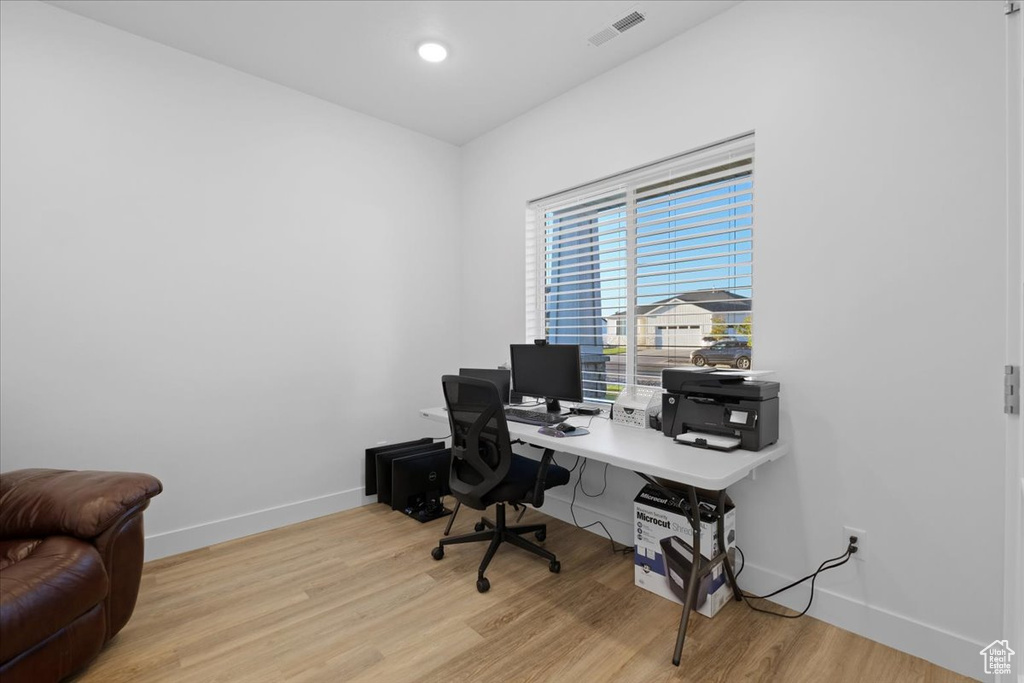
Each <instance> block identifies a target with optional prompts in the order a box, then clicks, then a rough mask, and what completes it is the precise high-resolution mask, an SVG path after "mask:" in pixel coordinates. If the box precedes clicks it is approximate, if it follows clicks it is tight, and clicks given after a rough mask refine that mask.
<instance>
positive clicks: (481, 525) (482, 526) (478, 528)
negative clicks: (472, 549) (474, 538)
mask: <svg viewBox="0 0 1024 683" xmlns="http://www.w3.org/2000/svg"><path fill="white" fill-rule="evenodd" d="M486 528H487V525H486V524H484V523H483V522H477V523H476V524H474V525H473V531H483V530H484V529H486Z"/></svg>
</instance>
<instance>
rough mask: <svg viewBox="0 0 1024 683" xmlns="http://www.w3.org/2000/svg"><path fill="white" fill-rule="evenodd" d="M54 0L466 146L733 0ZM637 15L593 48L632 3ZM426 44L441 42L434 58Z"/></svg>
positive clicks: (296, 88) (219, 60) (237, 67)
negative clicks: (423, 48)
mask: <svg viewBox="0 0 1024 683" xmlns="http://www.w3.org/2000/svg"><path fill="white" fill-rule="evenodd" d="M49 3H50V4H51V5H54V6H56V7H60V8H63V9H66V10H68V11H71V12H74V13H76V14H80V15H82V16H85V17H89V18H91V19H95V20H97V21H100V22H103V23H104V24H109V25H110V26H114V27H116V28H120V29H123V30H125V31H128V32H130V33H134V34H136V35H139V36H142V37H144V38H149V39H150V40H154V41H156V42H158V43H163V44H164V45H168V46H170V47H173V48H177V49H179V50H183V51H185V52H189V53H191V54H194V55H198V56H200V57H205V58H206V59H210V60H213V61H215V62H219V63H221V64H226V65H227V66H230V67H233V68H235V69H238V70H239V71H243V72H245V73H248V74H252V75H254V76H259V77H261V78H265V79H267V80H269V81H273V82H274V83H279V84H281V85H284V86H287V87H289V88H294V89H295V90H299V91H301V92H304V93H307V94H309V95H313V96H315V97H319V98H321V99H324V100H327V101H329V102H334V103H336V104H340V105H342V106H344V107H347V108H349V109H353V110H355V111H359V112H362V113H364V114H368V115H370V116H373V117H376V118H378V119H382V120H384V121H389V122H391V123H394V124H397V125H399V126H403V127H405V128H410V129H412V130H415V131H419V132H421V133H424V134H426V135H429V136H431V137H435V138H438V139H440V140H445V141H447V142H450V143H452V144H455V145H462V144H464V143H466V142H468V141H470V140H472V139H474V138H476V137H478V136H480V135H482V134H484V133H486V132H488V131H490V130H493V129H494V128H497V127H498V126H500V125H502V124H503V123H505V122H507V121H510V120H511V119H514V118H515V117H517V116H519V115H520V114H522V113H524V112H526V111H529V110H530V109H533V108H534V107H536V106H538V105H540V104H542V103H544V102H546V101H548V100H550V99H552V98H554V97H556V96H558V95H560V94H562V93H564V92H566V91H567V90H570V89H571V88H573V87H575V86H577V85H579V84H581V83H584V82H585V81H588V80H590V79H591V78H593V77H595V76H597V75H598V74H601V73H604V72H605V71H608V70H610V69H613V68H614V67H616V66H618V65H620V64H622V63H624V62H626V61H628V60H630V59H632V58H633V57H636V56H637V55H639V54H641V53H643V52H646V51H647V50H650V49H651V48H653V47H655V46H657V45H659V44H661V43H663V42H665V41H666V40H668V39H670V38H673V37H675V36H677V35H679V34H680V33H683V32H684V31H687V30H688V29H690V28H693V27H694V26H696V25H698V24H700V23H701V22H703V21H706V20H707V19H709V18H711V17H713V16H715V15H716V14H720V13H721V12H724V11H725V10H727V9H729V8H730V7H732V6H733V5H735V4H737V2H735V1H731V0H700V1H696V0H695V1H691V2H679V1H673V2H655V1H653V0H643V1H641V2H630V1H626V2H619V1H616V0H606V1H579V0H571V1H556V0H548V1H545V2H541V1H533V2H525V1H516V2H509V1H497V0H491V1H488V2H482V1H480V2H478V1H471V2H467V1H465V0H456V1H447V2H434V1H390V0H389V1H379V2H369V1H345V2H342V1H338V0H334V1H330V2H324V1H321V0H206V1H204V2H180V1H175V0H49ZM634 10H636V11H639V12H640V13H642V14H643V15H644V17H645V19H644V21H643V22H641V23H639V24H636V25H635V26H633V27H632V28H629V29H628V30H626V31H623V32H621V33H618V32H615V31H612V35H614V38H612V39H611V40H608V41H607V42H605V43H603V44H601V45H600V46H597V47H595V46H594V45H592V44H591V43H590V42H589V40H588V39H589V38H591V36H594V35H596V34H597V33H598V32H599V31H601V30H602V29H607V27H608V26H609V25H610V24H612V23H613V22H615V21H617V20H619V19H621V18H623V17H624V16H625V15H627V14H629V13H630V12H631V11H634ZM424 40H436V41H439V42H442V43H444V44H445V45H447V47H448V50H449V57H448V59H447V61H445V62H443V63H441V64H429V63H427V62H424V61H422V60H420V58H419V57H418V56H417V54H416V48H417V46H418V45H419V44H420V43H421V42H422V41H424Z"/></svg>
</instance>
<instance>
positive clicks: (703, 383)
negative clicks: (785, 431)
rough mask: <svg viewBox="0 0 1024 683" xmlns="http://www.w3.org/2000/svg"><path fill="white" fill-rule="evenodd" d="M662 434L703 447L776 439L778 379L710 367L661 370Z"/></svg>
mask: <svg viewBox="0 0 1024 683" xmlns="http://www.w3.org/2000/svg"><path fill="white" fill-rule="evenodd" d="M661 385H662V386H663V387H664V389H665V393H664V394H663V396H662V410H661V425H662V431H663V432H664V433H665V436H669V437H673V438H675V439H676V440H677V441H680V442H682V443H687V444H690V445H693V446H700V447H702V448H716V449H720V450H730V449H732V448H737V447H738V448H742V449H744V450H748V451H759V450H761V449H762V448H765V447H766V446H770V445H771V444H773V443H775V442H776V441H778V440H779V383H778V382H766V381H758V380H752V379H749V378H748V377H746V376H744V375H743V374H741V373H737V372H734V371H732V372H730V371H721V370H712V369H710V368H693V369H689V368H665V369H664V370H662V372H661Z"/></svg>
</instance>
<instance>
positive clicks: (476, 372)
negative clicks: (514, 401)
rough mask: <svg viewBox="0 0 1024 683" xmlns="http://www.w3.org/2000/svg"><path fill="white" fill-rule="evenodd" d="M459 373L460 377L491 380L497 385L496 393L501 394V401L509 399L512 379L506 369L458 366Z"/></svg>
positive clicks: (506, 401) (505, 401)
mask: <svg viewBox="0 0 1024 683" xmlns="http://www.w3.org/2000/svg"><path fill="white" fill-rule="evenodd" d="M459 375H460V376H462V377H475V378H477V379H486V380H487V381H488V382H493V383H494V385H495V386H497V387H498V395H500V396H501V402H502V403H505V404H508V402H509V401H510V400H511V399H510V394H511V392H510V389H511V385H512V380H511V378H510V376H509V372H508V370H506V369H504V368H459Z"/></svg>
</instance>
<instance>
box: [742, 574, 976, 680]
mask: <svg viewBox="0 0 1024 683" xmlns="http://www.w3.org/2000/svg"><path fill="white" fill-rule="evenodd" d="M793 580H794V579H793V577H789V576H783V575H781V574H777V573H776V572H773V571H770V570H767V569H765V568H763V567H759V566H757V565H755V564H748V565H746V568H745V569H744V571H743V576H742V577H741V578H740V581H739V583H740V586H741V587H742V588H743V590H745V591H748V592H751V593H766V592H770V591H772V590H775V589H776V588H778V587H779V586H783V585H785V584H788V583H790V582H792V581H793ZM772 600H773V602H777V603H778V604H780V605H785V606H786V607H788V608H790V609H795V610H797V611H800V610H802V609H803V608H804V605H806V604H807V589H806V588H804V589H802V592H801V590H800V589H797V590H794V591H792V592H791V593H789V594H788V595H787V594H785V593H784V594H782V595H778V596H776V597H775V598H773V599H772ZM808 614H810V615H811V616H812V617H814V618H815V619H820V620H822V621H824V622H826V623H829V624H832V625H833V626H838V627H839V628H841V629H844V630H846V631H850V632H852V633H856V634H857V635H860V636H864V637H865V638H868V639H869V640H874V641H876V642H879V643H882V644H883V645H887V646H889V647H891V648H894V649H896V650H900V651H902V652H906V653H908V654H912V655H914V656H915V657H920V658H921V659H925V660H927V661H929V662H932V663H933V664H937V665H938V666H941V667H943V668H945V669H949V670H950V671H955V672H957V673H959V674H962V675H964V676H968V677H970V678H975V679H980V678H981V677H982V676H983V675H984V671H983V669H982V661H981V655H980V654H979V653H980V652H981V648H983V647H985V645H986V644H987V643H982V642H980V641H975V640H973V639H971V638H969V637H967V636H965V635H962V634H959V633H952V632H950V631H946V630H944V629H941V628H938V627H935V626H932V625H930V624H925V623H923V622H921V621H918V620H916V619H913V618H911V617H908V616H905V615H902V614H897V613H895V612H891V611H889V610H887V609H884V608H881V607H873V606H871V605H867V604H864V603H863V602H860V601H858V600H855V599H853V598H849V597H847V596H845V595H839V594H838V593H835V592H833V591H830V590H828V589H827V588H821V587H820V586H818V587H815V589H814V604H813V605H812V606H811V609H810V611H808Z"/></svg>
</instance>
